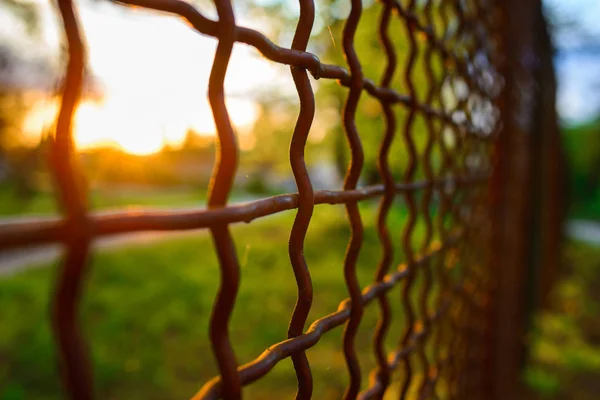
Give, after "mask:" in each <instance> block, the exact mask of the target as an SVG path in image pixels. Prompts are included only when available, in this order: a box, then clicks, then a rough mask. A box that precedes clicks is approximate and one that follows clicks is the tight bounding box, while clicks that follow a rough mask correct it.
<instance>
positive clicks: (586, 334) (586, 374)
mask: <svg viewBox="0 0 600 400" xmlns="http://www.w3.org/2000/svg"><path fill="white" fill-rule="evenodd" d="M565 259H566V265H567V267H568V271H566V275H565V276H564V277H562V279H561V281H560V282H559V284H558V285H557V287H556V288H555V290H554V293H553V298H552V307H551V308H550V309H549V310H547V311H544V312H542V313H540V314H539V315H538V316H537V318H536V320H535V323H534V328H533V330H532V332H531V334H530V337H529V340H528V341H529V345H530V347H529V349H530V364H529V365H528V367H527V369H526V370H525V374H524V380H525V382H526V383H527V384H528V385H529V386H530V387H531V388H532V389H534V390H535V391H536V392H538V393H539V394H541V395H544V396H546V397H549V398H569V399H576V400H578V399H592V398H594V393H596V384H597V375H598V373H600V323H599V322H598V318H597V316H598V312H599V311H600V296H599V295H598V293H599V291H598V289H599V287H600V286H599V285H600V249H599V248H595V247H590V246H588V245H584V244H580V243H569V244H568V246H567V247H566V257H565Z"/></svg>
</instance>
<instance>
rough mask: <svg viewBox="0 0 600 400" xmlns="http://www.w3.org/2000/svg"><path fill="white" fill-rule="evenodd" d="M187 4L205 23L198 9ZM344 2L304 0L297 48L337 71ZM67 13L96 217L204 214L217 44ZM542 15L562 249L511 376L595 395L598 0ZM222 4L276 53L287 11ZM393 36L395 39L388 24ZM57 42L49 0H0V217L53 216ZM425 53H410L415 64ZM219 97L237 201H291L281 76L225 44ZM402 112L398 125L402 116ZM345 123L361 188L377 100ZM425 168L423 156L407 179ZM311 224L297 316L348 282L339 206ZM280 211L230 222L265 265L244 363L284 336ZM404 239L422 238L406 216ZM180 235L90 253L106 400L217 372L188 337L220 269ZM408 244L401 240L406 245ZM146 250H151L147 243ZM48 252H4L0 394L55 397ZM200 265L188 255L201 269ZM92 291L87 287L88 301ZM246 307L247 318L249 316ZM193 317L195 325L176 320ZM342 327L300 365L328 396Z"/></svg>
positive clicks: (599, 349) (89, 325)
mask: <svg viewBox="0 0 600 400" xmlns="http://www.w3.org/2000/svg"><path fill="white" fill-rule="evenodd" d="M194 3H195V4H196V5H197V6H198V7H199V8H200V9H201V10H202V12H203V13H204V14H205V15H206V16H208V17H211V18H214V19H216V14H215V11H214V8H213V6H212V4H211V3H210V2H209V1H205V0H196V1H194ZM363 3H364V7H365V12H364V16H363V18H362V20H361V23H360V25H359V28H358V29H359V31H358V33H357V36H356V47H357V52H358V54H359V55H360V56H361V58H362V59H365V60H367V59H378V58H382V57H383V53H382V51H381V49H380V46H379V45H378V44H377V40H378V39H377V36H376V35H374V34H368V33H369V32H371V31H372V27H373V26H374V24H376V21H377V20H378V18H379V9H378V8H377V7H375V6H373V4H374V3H373V1H372V0H365V1H364V2H363ZM349 4H350V3H349V2H348V1H345V0H327V1H324V2H318V4H316V7H317V18H316V21H315V26H314V28H313V37H312V38H311V42H310V45H309V48H308V51H310V52H312V53H314V54H318V55H319V57H320V58H321V61H323V62H325V63H332V64H339V65H343V64H344V61H343V54H342V50H341V30H342V27H343V21H344V19H345V18H346V16H347V15H348V12H349ZM78 7H79V12H80V16H81V20H82V26H83V29H84V34H85V37H86V40H87V42H88V45H89V53H88V60H89V62H88V65H87V69H86V73H85V78H84V93H83V98H82V101H81V103H80V105H79V107H78V109H77V111H76V115H75V125H74V137H75V143H76V145H77V148H78V150H79V154H80V158H81V162H82V166H83V168H84V171H85V175H86V177H87V184H88V185H89V190H90V193H91V199H90V200H91V207H92V208H93V209H95V210H107V209H116V208H119V209H121V208H124V207H126V208H128V209H130V210H135V209H137V208H140V207H148V206H152V207H162V208H164V209H175V208H177V209H182V208H189V207H198V206H202V205H204V204H205V203H206V196H207V190H208V182H209V179H210V174H211V171H212V166H213V162H214V153H215V127H214V123H213V119H212V114H211V111H210V107H209V105H208V102H207V99H206V92H207V82H208V75H209V73H210V68H211V64H212V54H214V49H215V46H216V41H215V40H213V39H212V38H206V37H203V36H200V35H197V34H196V33H194V32H193V31H192V30H191V29H190V28H189V27H188V26H187V25H186V24H184V23H182V22H181V21H180V20H179V19H177V18H175V17H169V16H164V15H158V14H157V13H152V12H148V11H143V10H139V9H130V8H125V7H122V6H119V5H116V4H113V3H110V2H108V1H97V0H81V1H79V2H78ZM544 7H545V14H546V18H547V21H548V23H549V24H550V27H551V34H552V38H553V43H554V46H555V55H554V63H555V64H554V65H555V71H556V77H557V80H558V92H557V105H558V113H559V116H560V127H561V137H562V140H563V143H564V148H565V150H566V153H567V157H568V161H569V171H568V181H569V193H568V196H569V211H568V221H567V223H566V232H567V236H568V238H569V239H568V240H567V242H566V243H565V245H564V246H565V250H564V253H563V254H564V262H563V264H564V269H563V270H562V271H561V274H560V279H559V281H558V283H557V284H556V286H555V288H554V290H553V294H552V300H551V305H550V307H549V308H548V310H546V311H544V312H541V313H539V315H537V316H536V318H535V321H534V322H533V323H532V326H531V329H530V334H529V336H528V339H527V342H528V350H529V354H528V358H529V361H528V366H527V368H526V369H525V372H524V374H523V383H524V385H525V386H526V387H527V392H528V394H529V395H530V396H531V397H532V398H536V397H540V398H556V399H562V398H565V399H566V398H569V399H588V398H589V399H595V398H598V396H600V379H598V378H599V376H600V375H599V374H600V320H599V319H598V318H596V317H595V315H597V313H598V311H599V310H600V290H599V289H600V68H599V65H600V24H598V21H599V20H600V3H599V2H598V1H597V0H576V1H561V0H546V1H545V3H544ZM235 9H236V15H237V16H238V18H237V23H238V25H243V26H247V27H250V28H254V29H257V30H260V31H261V32H263V33H265V35H266V36H268V37H269V38H270V39H271V40H273V41H274V42H276V43H278V44H280V45H281V46H283V47H289V46H290V45H291V41H292V36H293V30H294V27H295V23H296V22H295V21H296V20H297V18H298V14H299V8H298V3H297V2H294V1H286V0H253V1H250V2H235ZM390 29H396V30H399V31H401V32H404V27H403V26H402V23H401V21H399V20H398V21H393V22H392V23H391V28H390ZM61 37H62V32H61V25H60V23H59V19H58V16H57V15H56V13H55V12H54V10H53V7H52V5H51V3H50V2H47V1H43V0H0V225H2V224H3V223H9V222H14V221H19V220H25V219H29V220H36V219H40V220H41V219H44V218H47V217H48V216H51V215H56V214H57V213H58V212H59V210H58V206H57V204H56V200H55V193H54V192H53V186H52V182H51V177H50V176H49V174H48V169H47V144H48V138H49V135H51V134H52V132H53V129H54V121H55V117H56V113H57V110H58V106H59V101H60V95H59V90H60V87H61V85H60V83H61V80H62V78H63V76H62V75H63V73H64V72H63V67H64V64H65V58H66V49H65V44H64V43H63V42H62V41H61ZM393 40H394V41H396V45H397V48H399V49H400V51H399V54H398V61H399V65H402V64H403V62H404V61H403V60H405V59H406V57H407V53H408V50H407V46H403V45H402V44H403V43H404V42H406V40H407V39H406V38H405V37H404V36H403V35H397V37H394V39H393ZM418 46H425V44H423V43H419V44H418ZM402 49H404V50H402ZM424 62H425V61H424V60H423V59H419V60H417V67H416V69H419V68H420V67H422V65H423V64H422V63H424ZM419 63H421V64H419ZM381 68H382V66H381V65H380V63H365V64H363V69H364V72H365V75H366V76H367V77H371V78H377V77H379V75H380V73H381ZM442 68H443V63H442V61H441V60H435V61H434V70H436V71H439V70H441V69H442ZM396 75H397V77H396V78H395V82H394V85H396V87H398V88H400V90H401V91H403V90H402V89H403V88H404V89H406V88H405V87H404V86H405V83H404V81H403V80H402V77H401V74H400V73H397V74H396ZM414 79H415V81H416V85H415V86H416V89H417V92H418V95H419V96H423V95H424V93H425V91H426V88H427V85H426V82H425V78H424V77H423V76H420V75H415V77H414ZM312 83H313V88H314V90H315V94H316V103H317V111H316V116H315V121H314V123H313V128H312V130H311V132H310V135H309V138H308V145H307V151H306V157H307V164H308V167H309V171H310V176H311V180H312V182H313V185H314V187H315V188H317V189H324V188H327V189H338V188H341V187H342V180H343V176H344V173H345V170H346V167H347V164H348V160H349V154H348V149H347V144H346V142H345V138H344V135H343V134H342V131H341V130H342V128H341V126H340V120H339V118H340V117H339V116H340V110H341V108H342V105H343V101H344V99H345V96H346V93H347V92H346V89H344V88H341V87H340V86H339V85H338V84H337V83H336V82H332V81H329V82H327V81H325V82H323V81H312ZM225 89H226V98H227V107H228V110H229V112H230V117H231V120H232V122H233V124H234V125H235V127H236V130H237V133H238V137H239V144H240V148H241V159H240V169H239V171H238V174H237V177H236V184H235V189H234V192H233V194H232V201H236V202H238V201H246V200H251V199H255V198H258V197H264V196H265V195H273V194H279V193H288V192H294V191H296V185H295V182H294V180H293V177H292V175H291V173H290V168H289V156H288V145H289V140H290V137H291V132H292V130H293V127H294V124H295V121H296V117H297V110H298V98H297V94H296V91H295V88H294V86H293V83H292V80H291V78H290V73H289V68H288V67H286V66H284V65H277V64H275V63H271V62H268V61H266V60H265V59H263V58H262V57H261V56H260V55H259V54H258V53H257V52H256V51H255V50H254V49H252V48H250V47H247V46H235V48H234V52H233V56H232V60H231V63H230V67H229V70H228V74H227V79H226V84H225ZM397 113H398V117H399V118H400V119H399V120H400V121H402V120H403V119H402V118H405V112H404V111H403V110H398V111H397ZM357 124H358V131H359V132H363V134H362V135H361V139H362V140H363V145H364V149H365V158H366V160H365V168H364V170H363V174H362V176H361V180H362V183H364V184H372V183H375V182H378V179H379V178H378V172H377V169H376V162H375V160H376V157H377V151H378V146H379V143H380V140H381V132H382V131H383V127H384V124H383V121H382V118H381V107H380V104H379V102H378V101H376V100H375V99H372V98H368V97H367V96H363V97H362V99H361V103H360V106H359V111H358V117H357ZM413 129H414V131H415V132H417V133H416V134H415V137H416V141H417V147H418V149H423V147H424V143H425V139H424V138H425V135H424V134H423V135H419V134H418V132H420V131H423V132H424V131H425V129H426V127H425V121H424V120H423V118H422V117H417V118H416V120H415V122H414V125H413ZM364 132H367V133H364ZM369 132H377V134H369ZM405 155H406V148H405V147H404V144H403V143H402V141H400V140H397V141H396V142H395V143H394V145H393V147H392V151H391V157H390V164H391V165H392V170H393V171H394V174H395V175H396V178H397V179H400V177H401V173H402V171H403V170H404V167H405V165H406V156H405ZM440 157H441V156H440V149H439V146H438V147H436V148H434V150H433V158H432V163H433V165H434V169H436V170H437V169H438V168H436V166H439V164H440ZM423 173H424V172H423V167H422V165H419V167H418V171H417V177H419V176H423ZM376 206H377V203H376V202H374V203H372V204H368V203H367V204H365V205H362V206H361V207H362V208H361V213H362V214H363V217H364V220H365V221H371V222H370V225H369V222H365V223H366V224H367V226H366V233H365V240H366V242H365V246H364V248H363V251H362V252H361V259H362V260H370V259H371V260H372V259H378V258H379V254H380V253H379V252H380V250H379V245H378V242H377V234H376V230H375V227H374V223H373V221H374V220H375V216H376ZM315 215H316V216H315V218H314V221H315V222H314V223H312V224H311V228H310V230H309V235H308V238H307V254H306V257H307V260H308V263H309V265H311V269H312V270H314V271H316V272H315V273H314V274H315V275H314V277H313V279H314V281H315V282H314V283H315V306H314V307H313V311H312V313H311V317H309V320H313V319H314V318H313V317H315V316H322V315H325V314H327V313H328V312H330V311H331V310H333V309H335V308H336V307H337V304H338V302H339V301H340V300H341V299H343V298H344V297H345V290H346V289H345V286H344V285H343V280H342V273H341V269H340V270H339V271H338V268H330V267H331V266H332V265H340V263H341V261H342V260H343V255H344V250H345V246H346V243H347V241H348V232H347V226H346V223H345V222H344V219H343V207H342V206H339V207H338V206H336V207H331V208H330V209H326V210H319V209H317V210H315ZM293 217H294V214H293V213H291V212H290V213H284V215H283V216H281V217H277V218H278V219H277V220H275V221H273V219H272V218H271V219H266V220H264V221H257V222H256V223H253V224H252V225H251V226H241V227H238V226H236V227H235V228H234V230H235V232H234V233H235V237H236V243H237V245H238V247H239V249H238V250H239V252H238V254H239V255H240V259H241V263H242V268H246V266H250V267H252V268H255V269H256V268H260V269H261V271H258V272H252V271H253V270H252V269H251V268H248V270H245V271H246V272H245V273H246V274H247V275H246V276H245V277H244V279H245V280H244V281H243V283H242V288H241V292H240V298H239V306H238V307H237V308H236V311H235V313H234V321H233V326H234V330H235V332H236V333H237V334H239V335H243V337H244V338H246V340H245V342H244V343H238V344H236V352H237V353H238V355H239V357H240V360H238V361H240V362H246V361H248V360H250V359H252V358H254V357H256V356H258V355H259V354H260V352H261V351H262V350H263V349H264V348H266V347H268V346H269V345H270V344H272V343H273V342H276V341H279V340H282V339H283V338H285V334H286V329H287V318H288V317H289V313H290V310H291V309H292V308H293V304H294V301H295V284H294V283H293V282H294V279H293V275H292V272H291V270H290V269H289V268H288V267H287V265H288V263H289V261H288V255H287V250H286V244H285V243H286V242H287V236H288V234H289V229H290V227H291V224H292V221H293ZM405 217H406V210H404V209H403V208H402V207H396V208H394V209H393V211H392V212H391V213H390V218H389V221H390V231H391V234H392V235H394V236H393V237H400V235H401V229H402V226H403V221H404V220H405ZM420 218H422V217H420ZM419 231H421V232H422V231H423V224H422V221H421V220H420V222H419V224H418V225H417V232H419ZM421 235H422V234H421ZM176 236H177V237H175V238H174V237H173V235H170V236H169V237H165V236H164V235H161V234H144V235H136V236H125V237H118V238H114V239H110V240H108V239H107V240H102V241H100V243H98V245H97V246H98V248H99V250H98V251H97V256H96V257H95V258H94V261H93V263H94V268H92V272H91V277H90V281H89V283H88V288H87V294H86V295H85V296H86V298H85V302H84V319H85V321H86V329H87V330H88V331H89V332H88V334H89V335H90V336H91V337H92V343H93V351H94V354H93V357H94V365H95V373H96V375H97V378H96V381H97V385H98V391H99V392H100V393H101V394H102V396H101V398H128V399H137V398H140V399H142V398H144V399H150V398H157V399H163V398H180V397H186V396H187V397H189V396H190V394H193V393H194V392H195V390H197V388H198V382H199V381H204V380H206V379H207V378H210V377H211V376H213V375H214V374H215V372H216V367H215V365H214V363H213V361H212V358H210V357H209V356H208V354H209V353H210V350H209V344H208V342H207V341H205V342H201V341H198V340H197V338H199V337H204V336H205V332H206V330H207V324H208V314H209V310H210V307H211V305H212V299H213V298H214V295H215V291H216V286H217V285H216V282H217V279H218V264H217V261H216V259H215V256H214V254H213V251H212V247H211V242H210V240H209V238H208V237H207V236H206V235H199V234H192V235H190V234H181V235H179V234H178V235H176ZM418 236H419V235H416V237H417V239H415V243H419V239H418ZM325 237H326V238H327V240H328V241H329V242H331V250H330V251H329V252H328V253H327V255H326V256H323V253H322V251H320V250H319V243H322V240H323V238H325ZM150 242H151V243H153V246H152V248H151V249H148V248H147V247H144V245H147V244H148V243H150ZM311 243H312V245H311ZM311 249H312V250H311ZM58 254H59V249H58V248H55V247H52V246H49V247H44V248H41V249H35V250H31V249H27V250H25V251H13V252H9V253H0V304H2V307H0V321H3V325H2V327H1V328H0V360H1V365H0V399H29V398H38V399H46V398H48V399H51V398H60V397H61V391H60V390H61V389H60V385H59V380H58V379H57V371H56V368H55V360H54V355H53V351H54V350H53V344H52V339H51V335H50V331H49V327H48V326H47V324H44V325H43V326H40V325H39V321H42V320H46V319H47V317H46V312H47V300H48V297H49V290H50V289H51V279H49V277H50V276H51V275H52V273H53V267H54V265H55V263H56V258H57V255H58ZM198 254H202V257H203V259H202V260H201V261H200V260H198V258H197V256H198ZM395 257H396V260H395V261H398V262H399V261H400V260H401V259H402V255H401V254H396V256H395ZM363 264H365V263H363ZM165 265H169V266H172V268H164V266H165ZM361 265H362V264H361ZM277 266H282V268H277ZM283 266H285V267H283ZM328 267H329V268H328ZM267 270H268V272H269V273H270V274H271V279H276V280H278V281H280V282H282V284H281V285H279V286H278V287H277V288H273V290H272V291H270V292H269V293H268V296H270V297H271V300H270V301H268V310H267V311H268V312H266V313H262V314H261V315H259V314H258V313H254V312H255V311H257V310H260V309H262V308H263V307H265V305H264V304H255V303H254V302H253V301H252V299H254V298H255V296H256V294H257V293H258V292H260V290H261V276H262V274H263V273H265V272H266V271H267ZM254 271H255V270H254ZM371 274H372V271H371V270H369V269H368V268H366V267H365V268H363V269H360V270H359V277H360V279H361V283H363V286H364V285H365V284H367V283H368V282H369V280H370V279H371ZM99 287H102V290H100V291H94V289H95V288H99ZM394 293H396V292H394ZM148 309H152V310H156V312H155V313H153V315H151V316H148V315H146V313H145V311H144V310H148ZM398 311H399V310H398ZM248 315H254V316H253V317H250V319H249V317H248ZM377 317H378V314H377V310H375V309H372V310H370V311H368V312H367V314H366V315H365V320H366V322H365V323H364V324H363V325H364V326H369V325H370V326H374V325H375V321H376V319H377ZM190 319H191V320H195V321H197V323H196V324H193V325H190V324H189V323H188V321H189V320H190ZM4 321H10V322H8V323H4ZM369 321H370V322H369ZM395 324H396V325H397V326H392V328H391V331H390V335H389V336H390V337H397V336H398V335H399V333H400V332H401V328H402V323H401V321H396V322H395ZM256 326H260V327H261V328H260V329H254V327H256ZM340 335H341V333H340V332H337V333H334V334H331V336H326V337H324V339H323V346H321V345H320V347H319V351H318V352H317V351H314V350H311V351H309V357H312V358H311V363H313V361H312V360H313V359H314V365H316V366H317V368H319V367H322V369H323V370H324V371H326V372H325V373H324V374H323V375H319V376H316V377H315V385H316V387H317V388H319V389H320V390H323V391H324V392H323V393H325V395H324V396H325V397H328V394H327V392H326V391H330V392H331V393H329V396H330V397H333V396H338V395H339V394H340V393H342V392H343V390H344V388H345V385H346V381H345V379H347V378H346V377H345V364H344V360H343V357H341V356H340V353H339V352H340V346H341V340H340ZM360 335H363V336H361V337H363V338H364V340H365V341H367V340H369V339H368V338H369V337H370V335H372V331H370V330H368V328H363V329H362V331H361V333H360ZM190 352H191V353H194V354H202V353H205V354H207V357H206V359H196V360H191V361H190V359H189V358H186V357H185V355H186V354H189V353H190ZM360 356H361V357H362V358H363V359H362V360H361V361H362V362H363V363H364V365H365V370H366V368H367V366H373V365H374V360H373V359H372V355H371V354H361V355H360ZM184 359H185V361H186V362H183V361H182V360H184ZM150 382H151V383H150ZM274 388H275V389H274ZM274 390H277V392H276V393H277V396H280V395H281V394H282V393H286V394H288V395H291V394H293V393H294V392H295V377H294V374H293V373H292V372H291V363H282V365H278V366H277V367H276V368H275V369H274V373H273V374H271V375H269V376H268V377H267V378H265V379H264V380H261V381H259V382H258V383H257V384H255V385H252V386H251V387H250V388H249V389H248V391H249V394H250V395H251V396H252V397H255V398H273V396H274V392H273V391H274ZM288 392H289V393H288Z"/></svg>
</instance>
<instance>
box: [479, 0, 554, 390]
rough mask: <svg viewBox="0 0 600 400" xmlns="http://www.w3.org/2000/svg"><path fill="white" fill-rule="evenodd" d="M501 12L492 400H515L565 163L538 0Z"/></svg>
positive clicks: (507, 4)
mask: <svg viewBox="0 0 600 400" xmlns="http://www.w3.org/2000/svg"><path fill="white" fill-rule="evenodd" d="M498 5H499V7H500V8H501V11H502V14H503V28H502V29H503V32H502V36H503V37H502V42H503V51H502V52H503V54H504V66H503V68H504V77H505V79H506V85H505V92H504V96H503V99H502V100H501V102H502V104H501V110H502V119H503V123H504V124H503V129H502V132H501V134H500V135H499V136H498V143H497V147H496V169H495V173H494V177H493V183H492V188H491V190H492V197H491V198H492V211H493V221H492V222H493V224H494V236H493V243H492V251H493V252H494V257H493V258H492V261H491V262H492V265H491V266H490V267H491V271H492V274H493V276H494V280H495V283H496V286H495V291H494V299H493V301H494V303H493V304H494V305H493V308H492V312H491V314H490V324H491V326H492V334H491V337H490V339H491V342H490V346H491V347H490V352H491V353H490V355H491V357H492V363H491V368H492V370H491V373H492V385H493V387H492V390H493V393H494V398H497V399H507V398H515V397H517V396H518V391H519V387H518V384H519V378H520V373H521V370H522V367H523V364H524V361H525V356H526V350H525V343H524V338H525V334H526V331H527V328H528V326H529V324H530V321H531V317H532V316H533V312H534V311H535V309H536V308H537V307H539V306H541V305H543V302H544V300H545V298H546V297H547V294H548V292H549V290H550V287H551V283H552V281H553V278H554V276H555V274H556V270H557V268H558V265H559V262H560V240H561V223H562V219H563V217H564V198H563V195H562V193H561V192H563V191H564V174H563V171H564V161H563V156H562V153H561V144H560V134H559V131H558V125H557V117H556V111H555V93H556V82H555V78H554V69H553V65H552V46H551V41H550V37H549V33H548V30H547V25H546V23H545V20H544V17H543V13H542V4H541V2H540V1H538V0H506V1H498Z"/></svg>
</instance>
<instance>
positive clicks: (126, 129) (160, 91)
mask: <svg viewBox="0 0 600 400" xmlns="http://www.w3.org/2000/svg"><path fill="white" fill-rule="evenodd" d="M77 3H78V4H79V6H80V15H81V20H82V26H83V28H84V31H85V36H86V39H87V42H88V44H89V63H90V66H91V69H92V70H93V73H94V75H95V76H96V77H97V78H98V79H99V80H100V81H101V83H102V85H103V92H104V98H103V99H102V100H101V101H98V102H93V101H88V100H84V101H83V102H82V104H81V106H80V108H79V110H78V112H77V115H76V118H75V137H76V141H77V143H78V144H79V146H80V147H82V148H85V147H93V146H97V145H106V144H113V145H117V146H119V147H121V148H123V149H125V150H126V151H129V152H132V153H137V154H148V153H152V152H155V151H158V150H160V148H162V146H163V145H164V144H165V143H168V144H174V145H176V144H178V143H181V141H182V140H183V138H184V137H185V134H186V132H187V131H188V129H190V128H192V129H194V130H195V131H197V132H199V133H201V134H205V135H212V134H214V131H215V128H214V122H213V117H212V113H211V111H210V107H209V106H208V100H207V96H206V93H207V85H208V76H209V73H210V69H211V66H212V61H213V57H214V51H215V48H216V40H214V39H212V38H207V37H204V36H201V35H199V34H197V33H196V32H194V31H193V30H192V29H191V28H189V27H188V26H187V25H186V24H185V23H183V22H182V21H181V20H180V19H178V18H175V17H169V16H166V15H159V14H157V13H151V12H145V11H141V10H131V9H127V8H125V7H122V6H118V5H115V4H111V3H109V2H87V1H79V2H77ZM41 6H42V9H43V13H42V16H43V37H44V40H45V42H46V43H45V44H44V46H45V47H46V49H50V50H49V51H50V52H52V51H56V49H57V48H58V40H59V37H58V34H57V33H58V32H60V30H59V29H58V26H57V17H56V16H55V15H54V14H53V12H52V11H51V8H50V7H49V6H48V5H47V4H43V5H41ZM208 14H210V12H209V13H208ZM0 22H1V21H0ZM263 30H264V28H263ZM42 50H44V49H42ZM282 72H285V73H287V74H285V75H289V70H288V69H287V68H285V67H283V66H277V65H275V64H272V63H269V62H267V61H266V60H264V59H263V58H262V57H261V56H260V55H259V54H258V53H257V52H256V50H254V49H251V48H250V47H247V46H243V45H236V46H235V48H234V53H233V56H232V59H231V63H230V67H229V69H228V73H227V78H226V82H225V90H226V94H227V105H228V110H229V112H230V117H231V119H232V122H233V123H234V125H235V126H236V127H237V128H238V132H239V134H240V144H241V145H242V147H243V146H244V144H245V143H246V144H249V145H251V143H252V140H246V141H245V140H244V136H248V135H251V130H250V129H248V128H250V127H251V126H252V124H253V123H254V121H255V120H256V118H257V112H258V105H257V104H256V103H255V102H254V101H253V99H252V96H251V92H252V91H253V90H255V89H256V88H259V87H260V88H265V87H273V86H274V85H276V84H277V77H278V76H280V75H282V74H281V73H282ZM286 77H287V78H288V80H289V81H290V83H291V79H289V76H286ZM56 108H57V105H56V104H51V103H49V102H48V101H41V102H39V104H38V105H36V106H35V107H34V109H33V110H32V112H31V114H30V117H29V118H28V120H27V121H26V122H25V128H26V129H27V130H29V131H32V133H39V132H41V130H42V128H43V126H44V125H48V124H50V123H51V121H52V120H53V117H54V113H55V112H56Z"/></svg>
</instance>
